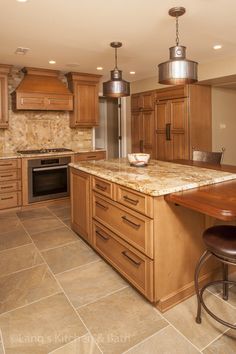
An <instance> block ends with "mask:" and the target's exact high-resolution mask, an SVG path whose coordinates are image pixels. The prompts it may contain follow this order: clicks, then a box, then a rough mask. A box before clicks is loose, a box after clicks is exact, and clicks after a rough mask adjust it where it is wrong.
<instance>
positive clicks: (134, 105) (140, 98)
mask: <svg viewBox="0 0 236 354" xmlns="http://www.w3.org/2000/svg"><path fill="white" fill-rule="evenodd" d="M154 94H155V91H147V92H142V93H136V94H133V95H131V111H149V110H153V109H154V98H155V95H154Z"/></svg>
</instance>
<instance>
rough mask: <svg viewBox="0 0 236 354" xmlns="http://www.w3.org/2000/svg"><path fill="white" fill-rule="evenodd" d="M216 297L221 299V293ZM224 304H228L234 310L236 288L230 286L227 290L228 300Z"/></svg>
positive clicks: (235, 305)
mask: <svg viewBox="0 0 236 354" xmlns="http://www.w3.org/2000/svg"><path fill="white" fill-rule="evenodd" d="M218 297H222V291H221V292H220V294H219V295H218ZM226 302H228V303H229V304H230V305H232V306H234V307H235V308H236V286H231V287H230V288H229V299H228V300H227V301H226ZM235 322H236V320H235Z"/></svg>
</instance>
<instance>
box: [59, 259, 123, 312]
mask: <svg viewBox="0 0 236 354" xmlns="http://www.w3.org/2000/svg"><path fill="white" fill-rule="evenodd" d="M57 279H58V280H59V282H60V284H61V286H62V287H63V289H64V290H65V293H66V294H67V296H68V297H69V299H70V301H71V302H72V304H73V305H74V306H75V307H76V308H77V307H79V306H81V305H84V304H87V303H90V302H93V301H96V300H97V299H99V298H100V297H102V296H105V295H107V294H109V293H111V292H114V291H116V290H119V289H121V288H123V287H124V286H127V283H126V282H125V281H124V280H123V279H122V278H121V277H120V276H119V275H118V274H117V273H116V272H115V271H114V270H113V269H112V268H111V267H110V266H109V265H107V264H106V263H105V262H104V261H103V260H101V261H99V262H96V263H91V264H87V265H84V266H82V267H79V268H77V269H73V270H70V271H68V272H65V273H63V274H58V275H57Z"/></svg>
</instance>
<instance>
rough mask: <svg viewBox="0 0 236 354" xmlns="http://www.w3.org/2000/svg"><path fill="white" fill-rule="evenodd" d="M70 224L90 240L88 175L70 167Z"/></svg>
mask: <svg viewBox="0 0 236 354" xmlns="http://www.w3.org/2000/svg"><path fill="white" fill-rule="evenodd" d="M70 185H71V225H72V229H73V230H74V231H76V232H77V233H78V234H79V235H80V236H81V237H82V238H84V239H85V240H86V241H87V242H90V234H91V233H90V226H91V223H90V222H91V220H90V218H91V215H90V177H89V175H88V174H87V173H83V172H81V171H78V170H76V169H73V168H71V175H70Z"/></svg>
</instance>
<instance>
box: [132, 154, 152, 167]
mask: <svg viewBox="0 0 236 354" xmlns="http://www.w3.org/2000/svg"><path fill="white" fill-rule="evenodd" d="M149 159H150V154H143V153H136V154H128V161H129V163H130V165H131V166H135V167H144V166H147V164H148V161H149Z"/></svg>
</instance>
